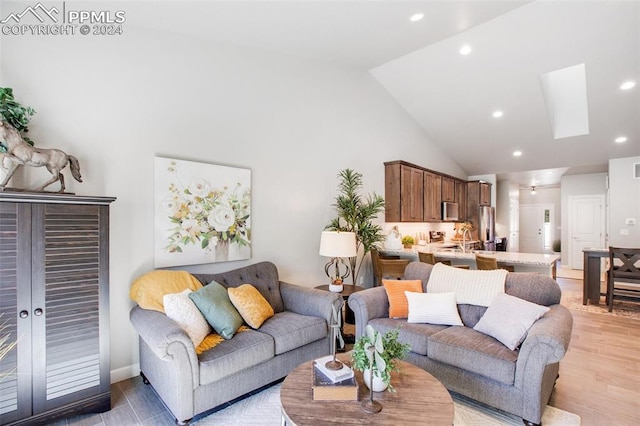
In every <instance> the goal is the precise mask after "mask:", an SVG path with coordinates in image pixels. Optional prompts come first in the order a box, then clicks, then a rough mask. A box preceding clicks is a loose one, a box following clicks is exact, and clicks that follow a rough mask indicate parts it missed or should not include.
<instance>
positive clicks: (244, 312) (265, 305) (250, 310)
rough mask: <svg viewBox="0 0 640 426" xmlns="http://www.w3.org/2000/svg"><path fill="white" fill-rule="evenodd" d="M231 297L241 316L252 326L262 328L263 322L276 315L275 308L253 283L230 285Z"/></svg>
mask: <svg viewBox="0 0 640 426" xmlns="http://www.w3.org/2000/svg"><path fill="white" fill-rule="evenodd" d="M229 299H231V303H233V306H235V307H236V309H237V310H238V312H240V316H241V317H242V319H243V320H244V322H246V323H247V324H248V325H249V327H251V328H260V326H261V325H262V323H263V322H265V321H266V320H267V319H269V318H271V317H272V316H273V315H274V312H273V308H272V307H271V305H270V304H269V302H267V299H265V298H264V297H263V296H262V295H261V294H260V292H259V291H258V289H257V288H255V287H254V286H252V285H251V284H242V285H241V286H239V287H235V288H234V287H229Z"/></svg>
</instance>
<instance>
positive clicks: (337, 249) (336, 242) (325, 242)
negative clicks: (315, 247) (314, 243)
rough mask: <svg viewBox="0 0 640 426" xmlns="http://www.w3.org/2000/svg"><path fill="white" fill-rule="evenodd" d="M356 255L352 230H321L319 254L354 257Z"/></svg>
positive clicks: (354, 236)
mask: <svg viewBox="0 0 640 426" xmlns="http://www.w3.org/2000/svg"><path fill="white" fill-rule="evenodd" d="M356 255H357V252H356V234H355V233H354V232H336V231H323V232H322V235H321V236H320V256H326V257H354V256H356Z"/></svg>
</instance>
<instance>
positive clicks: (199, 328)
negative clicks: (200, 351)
mask: <svg viewBox="0 0 640 426" xmlns="http://www.w3.org/2000/svg"><path fill="white" fill-rule="evenodd" d="M189 293H191V290H190V289H186V290H184V291H183V292H181V293H172V294H165V295H164V297H163V298H162V303H163V304H164V313H165V314H167V316H168V317H169V318H171V319H172V320H174V321H175V322H177V323H178V325H180V327H182V328H183V329H184V331H186V332H187V334H188V335H189V338H190V339H191V341H192V342H193V346H195V347H196V348H197V347H198V345H199V344H200V343H201V342H202V341H203V340H204V338H205V337H207V335H209V333H211V327H210V326H209V323H208V322H207V320H206V319H204V317H203V316H202V313H201V312H200V310H199V309H198V307H197V306H196V305H195V303H193V301H192V300H191V299H190V298H189Z"/></svg>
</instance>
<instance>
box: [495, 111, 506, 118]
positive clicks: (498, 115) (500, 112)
mask: <svg viewBox="0 0 640 426" xmlns="http://www.w3.org/2000/svg"><path fill="white" fill-rule="evenodd" d="M492 115H493V118H500V117H502V116H503V115H504V114H503V113H502V111H500V110H498V111H494V112H493V114H492Z"/></svg>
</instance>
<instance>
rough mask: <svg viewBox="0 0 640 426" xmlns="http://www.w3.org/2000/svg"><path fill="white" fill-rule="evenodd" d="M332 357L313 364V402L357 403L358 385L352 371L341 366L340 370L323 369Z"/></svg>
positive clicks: (318, 360)
mask: <svg viewBox="0 0 640 426" xmlns="http://www.w3.org/2000/svg"><path fill="white" fill-rule="evenodd" d="M332 359H333V356H327V357H323V358H319V359H316V360H315V361H314V362H313V386H312V389H313V400H314V401H357V400H358V383H357V382H356V378H355V376H354V374H353V370H352V369H351V368H349V367H347V366H346V365H344V364H343V366H342V368H341V369H340V370H329V369H328V368H327V367H325V364H326V363H327V361H331V360H332Z"/></svg>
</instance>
